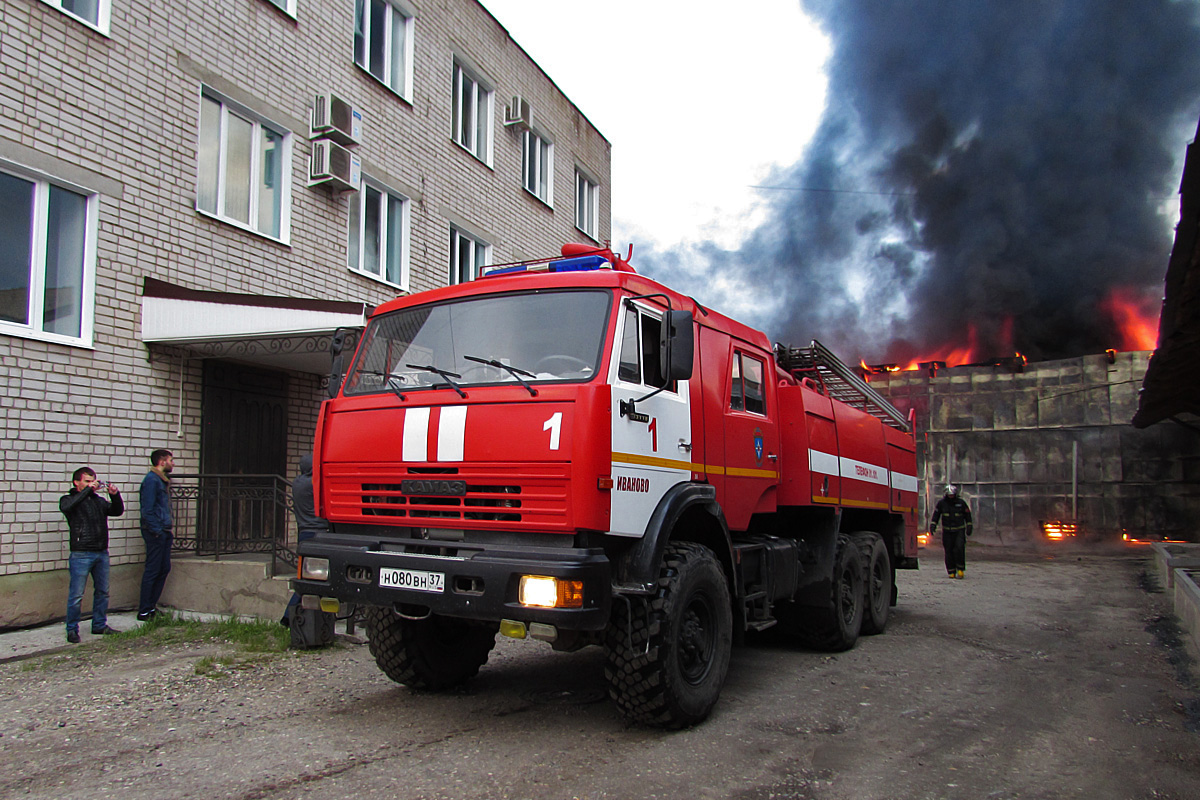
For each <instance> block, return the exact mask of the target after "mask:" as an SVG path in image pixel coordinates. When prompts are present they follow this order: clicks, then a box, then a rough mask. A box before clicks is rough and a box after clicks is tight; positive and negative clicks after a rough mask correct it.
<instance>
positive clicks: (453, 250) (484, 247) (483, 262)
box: [449, 225, 492, 286]
mask: <svg viewBox="0 0 1200 800" xmlns="http://www.w3.org/2000/svg"><path fill="white" fill-rule="evenodd" d="M464 247H471V248H472V256H473V259H472V263H471V264H470V265H469V266H468V270H467V271H468V273H469V274H467V275H462V274H461V270H460V269H459V261H460V260H461V259H462V248H464ZM491 263H492V246H491V245H490V244H489V243H488V242H486V241H484V240H483V239H481V238H480V237H478V236H476V235H475V234H472V233H468V232H467V231H465V230H463V229H462V228H460V227H458V226H457V225H451V226H450V264H449V285H451V286H454V285H455V284H458V283H468V282H470V281H473V280H476V279H477V278H478V277H479V274H480V272H482V270H483V269H484V267H486V266H488V265H489V264H491Z"/></svg>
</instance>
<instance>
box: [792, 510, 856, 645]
mask: <svg viewBox="0 0 1200 800" xmlns="http://www.w3.org/2000/svg"><path fill="white" fill-rule="evenodd" d="M830 583H831V586H830V598H829V605H828V606H826V607H825V608H822V609H813V610H812V612H811V613H809V614H807V615H805V617H804V622H803V624H802V626H801V627H800V628H799V630H798V631H797V634H798V636H799V638H800V639H801V641H803V642H804V643H805V644H806V645H808V646H809V647H812V648H814V649H817V650H827V651H830V652H841V651H843V650H849V649H850V648H851V647H854V644H855V643H856V642H857V641H858V634H859V631H860V630H862V620H863V568H862V556H861V555H860V554H859V552H858V547H856V546H855V544H854V542H853V540H851V538H850V537H849V536H847V535H846V534H844V533H841V534H838V539H837V549H836V550H835V551H834V555H833V575H832V576H831V581H830Z"/></svg>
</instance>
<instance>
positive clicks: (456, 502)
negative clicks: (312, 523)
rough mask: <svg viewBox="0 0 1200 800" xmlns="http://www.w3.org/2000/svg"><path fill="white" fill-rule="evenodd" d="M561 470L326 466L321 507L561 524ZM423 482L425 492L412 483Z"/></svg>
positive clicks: (472, 523) (371, 518) (485, 522)
mask: <svg viewBox="0 0 1200 800" xmlns="http://www.w3.org/2000/svg"><path fill="white" fill-rule="evenodd" d="M568 469H569V468H568V467H566V466H560V465H553V466H547V467H530V466H529V465H522V466H521V467H520V468H513V467H508V466H500V465H497V466H493V467H486V466H484V467H475V466H472V467H470V468H461V469H460V468H453V467H451V468H448V467H405V466H401V467H396V468H393V469H388V468H384V467H370V468H352V467H339V466H337V465H329V466H327V467H326V468H325V470H324V474H323V478H324V480H325V482H326V484H327V487H328V495H327V497H328V498H329V500H330V502H329V512H328V513H329V515H330V518H331V519H333V520H334V521H344V522H350V521H361V522H367V523H375V524H387V523H391V524H397V525H428V524H431V523H432V524H434V525H435V526H436V525H437V523H439V522H442V523H447V524H450V525H453V526H456V527H472V528H489V527H503V526H502V525H496V523H504V524H507V525H511V524H512V523H522V524H524V525H526V526H533V527H538V528H565V527H567V526H568V513H567V483H568V474H567V470H568ZM406 482H407V484H408V485H407V486H405V483H406ZM426 486H427V487H429V491H428V493H425V492H422V491H421V490H420V489H415V488H414V487H426ZM449 487H453V492H451V489H450V488H449ZM464 487H465V490H464ZM405 488H408V489H409V491H408V492H407V493H406V492H405V491H404V489H405ZM381 518H382V519H381ZM489 523H492V524H489Z"/></svg>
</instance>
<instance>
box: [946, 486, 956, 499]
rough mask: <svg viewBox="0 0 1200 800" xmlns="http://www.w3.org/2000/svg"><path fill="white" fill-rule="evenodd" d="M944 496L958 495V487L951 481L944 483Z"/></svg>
mask: <svg viewBox="0 0 1200 800" xmlns="http://www.w3.org/2000/svg"><path fill="white" fill-rule="evenodd" d="M946 497H958V487H957V486H955V485H954V484H953V483H951V484H947V485H946Z"/></svg>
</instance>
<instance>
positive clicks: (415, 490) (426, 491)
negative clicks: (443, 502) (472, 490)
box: [400, 480, 467, 497]
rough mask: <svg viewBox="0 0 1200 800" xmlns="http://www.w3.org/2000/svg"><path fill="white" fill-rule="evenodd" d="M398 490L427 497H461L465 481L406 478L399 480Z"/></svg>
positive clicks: (465, 488) (465, 485) (465, 490)
mask: <svg viewBox="0 0 1200 800" xmlns="http://www.w3.org/2000/svg"><path fill="white" fill-rule="evenodd" d="M400 491H401V492H403V493H404V494H417V495H424V496H427V497H429V496H432V497H462V496H463V495H465V494H466V493H467V482H466V481H430V480H406V481H400Z"/></svg>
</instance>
